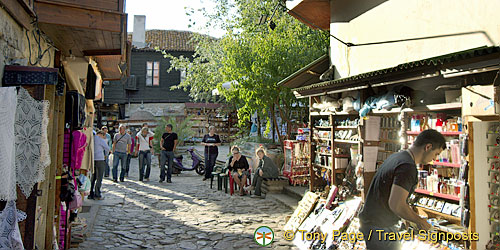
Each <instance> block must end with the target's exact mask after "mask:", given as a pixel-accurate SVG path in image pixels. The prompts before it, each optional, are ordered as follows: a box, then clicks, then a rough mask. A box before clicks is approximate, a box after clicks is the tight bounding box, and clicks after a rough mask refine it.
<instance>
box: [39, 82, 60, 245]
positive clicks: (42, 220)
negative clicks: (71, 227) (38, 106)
mask: <svg viewBox="0 0 500 250" xmlns="http://www.w3.org/2000/svg"><path fill="white" fill-rule="evenodd" d="M44 99H45V100H48V101H49V102H50V107H49V113H48V115H49V124H48V127H47V138H48V140H49V149H50V160H51V163H50V165H49V167H48V168H47V169H45V180H44V181H43V182H41V183H39V185H38V189H39V190H40V191H41V192H42V195H41V196H38V198H37V204H38V206H37V209H36V221H35V243H36V245H37V246H38V247H41V246H44V247H46V241H49V240H50V239H52V238H53V236H52V235H53V233H52V228H50V231H48V230H47V228H48V227H49V224H50V225H52V223H51V222H52V221H53V219H51V218H50V219H48V218H49V216H51V217H52V218H53V212H52V215H51V214H50V211H52V209H51V208H52V204H53V203H51V202H50V201H49V200H50V197H51V196H53V195H54V194H53V189H54V186H55V183H53V180H55V177H53V176H55V171H54V170H55V166H56V154H55V152H56V149H55V145H56V141H55V140H54V124H55V123H54V121H56V119H57V117H56V116H55V86H54V85H47V86H45V92H44ZM52 202H53V201H52ZM49 204H50V205H49Z"/></svg>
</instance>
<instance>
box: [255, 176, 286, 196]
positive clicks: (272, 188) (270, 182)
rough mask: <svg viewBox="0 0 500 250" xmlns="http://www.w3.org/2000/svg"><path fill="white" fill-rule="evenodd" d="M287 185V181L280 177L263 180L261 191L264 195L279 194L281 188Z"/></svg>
mask: <svg viewBox="0 0 500 250" xmlns="http://www.w3.org/2000/svg"><path fill="white" fill-rule="evenodd" d="M288 185H289V184H288V179H287V178H285V177H282V176H280V177H278V178H271V179H264V181H263V182H262V191H263V192H265V193H281V192H282V191H283V188H284V187H285V186H288Z"/></svg>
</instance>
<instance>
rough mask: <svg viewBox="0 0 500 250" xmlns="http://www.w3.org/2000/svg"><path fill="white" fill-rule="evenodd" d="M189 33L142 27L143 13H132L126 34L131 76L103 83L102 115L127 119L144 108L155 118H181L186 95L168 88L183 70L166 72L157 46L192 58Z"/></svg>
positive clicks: (191, 34)
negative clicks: (130, 23)
mask: <svg viewBox="0 0 500 250" xmlns="http://www.w3.org/2000/svg"><path fill="white" fill-rule="evenodd" d="M192 36H193V33H192V32H189V31H177V30H145V16H135V20H134V32H133V34H129V36H128V39H129V41H131V42H132V50H131V63H130V77H129V78H128V79H123V80H122V81H110V83H109V84H108V85H106V87H105V89H104V99H103V104H102V108H103V109H102V111H103V113H102V116H103V117H111V116H116V117H118V119H119V120H126V119H127V118H128V117H130V116H133V114H134V113H135V112H144V111H147V112H150V113H151V114H152V115H153V116H155V117H157V118H160V117H165V116H176V117H183V116H184V106H183V104H184V103H186V102H189V100H190V98H189V94H188V93H187V92H185V91H183V90H171V87H172V86H175V85H178V84H179V83H180V82H181V81H182V78H183V77H184V76H185V75H183V74H185V72H181V71H176V70H172V71H170V72H168V69H169V68H170V66H171V64H170V59H167V58H165V57H164V56H163V54H162V52H160V51H157V49H159V50H164V51H165V52H167V53H169V54H171V55H173V56H176V57H178V56H184V57H188V58H189V57H192V56H193V54H194V45H193V44H191V43H190V39H191V37H192ZM111 105H115V108H114V109H113V108H112V107H111ZM116 105H118V107H116ZM109 121H110V120H108V121H106V122H109Z"/></svg>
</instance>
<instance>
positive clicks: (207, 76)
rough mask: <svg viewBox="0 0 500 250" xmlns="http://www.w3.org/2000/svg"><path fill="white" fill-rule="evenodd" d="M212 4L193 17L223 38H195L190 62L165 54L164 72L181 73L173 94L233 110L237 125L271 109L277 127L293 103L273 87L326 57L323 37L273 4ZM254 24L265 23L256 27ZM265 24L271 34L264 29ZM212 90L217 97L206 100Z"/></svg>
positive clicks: (244, 0) (274, 0)
mask: <svg viewBox="0 0 500 250" xmlns="http://www.w3.org/2000/svg"><path fill="white" fill-rule="evenodd" d="M213 1H215V4H216V6H217V7H216V8H215V9H214V11H212V12H211V13H209V12H208V11H206V10H204V9H200V10H198V11H202V12H204V15H205V16H206V17H208V18H209V22H208V23H207V26H208V28H210V27H214V26H219V27H222V28H223V29H224V30H226V34H225V35H224V36H223V37H222V38H220V39H213V38H210V37H207V36H203V35H197V36H195V37H194V38H193V40H192V42H195V43H196V53H195V55H194V57H193V58H185V57H179V58H175V57H173V56H171V55H168V54H165V56H166V57H170V58H171V59H172V60H171V61H172V67H171V69H170V70H174V69H176V70H179V69H186V70H187V79H186V80H185V81H184V82H182V83H181V84H180V85H178V86H176V87H175V88H183V89H185V90H189V91H190V95H191V97H192V98H194V99H195V100H197V101H226V102H228V103H231V104H234V105H235V106H236V107H237V110H238V118H239V121H240V124H241V125H243V124H247V122H248V121H249V120H250V118H251V116H252V115H253V114H254V113H255V112H257V113H258V114H259V115H260V116H261V117H268V116H269V115H270V114H271V113H273V111H274V110H276V109H278V110H279V111H280V112H279V113H280V115H281V117H282V119H283V121H288V117H289V115H290V114H289V113H290V112H289V111H290V106H291V103H293V102H297V100H296V99H295V97H294V96H293V94H292V93H291V91H290V89H285V88H283V87H281V86H278V84H277V83H278V82H280V81H281V80H283V79H284V78H286V77H287V76H289V75H290V74H292V73H294V72H295V71H297V70H298V69H300V68H302V67H303V66H305V65H307V64H308V63H310V62H312V61H313V60H315V59H317V58H318V57H320V56H321V55H323V54H326V53H327V50H328V34H325V33H324V32H321V31H318V30H312V29H310V28H309V27H307V26H306V25H304V24H303V23H301V22H299V21H298V20H296V19H295V18H293V17H292V16H290V15H289V14H287V13H286V11H285V10H284V8H283V7H282V6H280V5H278V0H267V1H265V0H264V1H263V0H232V1H230V0H218V1H216V0H213ZM194 11H195V10H188V13H193V12H194ZM263 16H264V17H267V18H262V17H263ZM271 16H272V19H271V18H270V17H271ZM259 20H265V22H262V21H261V24H258V23H259ZM271 21H272V22H273V23H274V24H275V28H274V30H273V29H271V28H270V26H269V24H270V22H271ZM223 83H231V88H230V89H226V88H223V87H222V84H223ZM215 88H217V89H218V91H219V92H220V94H221V96H220V97H214V96H212V90H213V89H215ZM264 121H265V120H264Z"/></svg>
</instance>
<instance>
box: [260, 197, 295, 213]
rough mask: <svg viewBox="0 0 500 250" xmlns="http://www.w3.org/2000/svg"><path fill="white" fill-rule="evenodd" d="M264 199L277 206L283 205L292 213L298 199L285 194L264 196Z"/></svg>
mask: <svg viewBox="0 0 500 250" xmlns="http://www.w3.org/2000/svg"><path fill="white" fill-rule="evenodd" d="M266 199H273V200H275V201H276V202H278V203H279V204H282V205H284V206H285V207H287V208H290V209H291V210H292V211H295V209H296V208H297V205H298V204H299V201H300V200H299V199H297V198H293V197H290V196H288V195H286V194H274V193H270V194H266Z"/></svg>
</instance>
